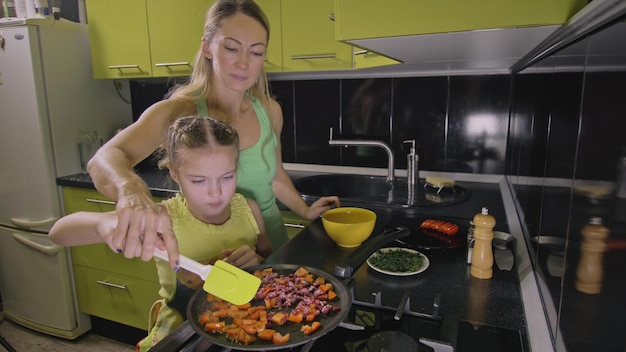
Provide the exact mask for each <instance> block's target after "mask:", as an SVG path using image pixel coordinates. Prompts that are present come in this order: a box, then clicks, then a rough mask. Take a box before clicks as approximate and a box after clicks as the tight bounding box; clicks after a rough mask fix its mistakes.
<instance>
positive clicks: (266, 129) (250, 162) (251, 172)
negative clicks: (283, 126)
mask: <svg viewBox="0 0 626 352" xmlns="http://www.w3.org/2000/svg"><path fill="white" fill-rule="evenodd" d="M250 102H251V103H252V107H253V108H254V112H255V113H256V116H257V119H258V120H259V125H260V134H259V139H258V141H257V142H256V144H254V145H253V146H251V147H249V148H246V149H243V150H241V151H240V152H239V164H238V165H237V192H239V193H241V194H243V195H244V196H245V197H246V198H251V199H254V200H255V201H256V202H257V203H258V204H259V207H260V208H261V214H262V215H263V220H264V222H265V227H266V229H267V234H268V236H269V238H270V241H271V242H272V247H273V248H274V250H276V249H277V248H278V247H280V246H282V245H283V244H284V243H285V242H287V239H288V238H287V230H286V229H285V225H284V223H283V219H282V216H281V214H280V210H279V209H278V205H277V204H276V196H275V195H274V191H273V190H272V180H274V176H275V175H276V167H277V159H276V148H277V145H278V140H277V136H276V133H274V129H273V128H272V123H271V122H270V120H269V118H268V116H267V112H266V111H265V109H264V108H263V105H262V104H261V102H260V101H259V100H258V99H256V98H254V97H250ZM196 110H197V114H198V116H209V110H208V107H207V104H206V99H199V100H197V101H196Z"/></svg>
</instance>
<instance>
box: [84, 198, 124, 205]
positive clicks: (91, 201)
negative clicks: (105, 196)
mask: <svg viewBox="0 0 626 352" xmlns="http://www.w3.org/2000/svg"><path fill="white" fill-rule="evenodd" d="M85 202H87V203H96V204H107V205H115V204H117V203H115V202H113V201H110V200H102V199H93V198H87V199H85Z"/></svg>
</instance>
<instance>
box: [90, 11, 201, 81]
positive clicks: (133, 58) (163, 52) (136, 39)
mask: <svg viewBox="0 0 626 352" xmlns="http://www.w3.org/2000/svg"><path fill="white" fill-rule="evenodd" d="M212 3H213V1H210V0H209V1H207V0H187V1H185V2H184V4H174V3H172V2H171V1H168V0H149V1H148V0H87V1H86V11H87V17H88V29H89V42H90V46H91V57H92V58H91V59H92V66H93V75H94V78H113V79H116V78H147V77H176V76H188V75H189V74H190V73H191V69H192V65H193V60H194V57H195V55H196V52H197V51H198V49H199V48H200V39H201V37H202V31H203V27H204V18H205V14H206V11H207V9H208V8H209V7H210V6H211V4H212Z"/></svg>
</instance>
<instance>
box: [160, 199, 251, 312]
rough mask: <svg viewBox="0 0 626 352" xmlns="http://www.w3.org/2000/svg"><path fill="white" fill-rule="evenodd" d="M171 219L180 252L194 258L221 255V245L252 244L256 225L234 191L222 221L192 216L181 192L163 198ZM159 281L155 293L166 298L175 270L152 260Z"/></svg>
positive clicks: (169, 296) (173, 287) (171, 289)
mask: <svg viewBox="0 0 626 352" xmlns="http://www.w3.org/2000/svg"><path fill="white" fill-rule="evenodd" d="M163 202H164V203H165V204H166V205H167V211H168V213H169V215H170V217H171V219H172V226H173V227H172V229H173V230H174V233H175V234H176V239H177V240H178V250H179V252H180V254H182V255H184V256H186V257H189V258H191V259H193V260H196V261H202V260H207V259H212V258H215V257H218V256H220V255H221V252H222V249H227V248H232V249H236V248H239V247H241V246H242V245H244V244H247V245H248V246H250V247H251V248H253V249H255V248H256V241H257V235H258V234H259V232H260V230H259V226H258V225H257V222H256V219H255V218H254V214H253V213H252V209H251V208H250V205H249V204H248V201H247V200H246V198H245V197H244V196H243V195H241V194H239V193H237V194H235V196H234V197H233V198H232V199H231V201H230V203H229V207H230V218H229V219H228V220H227V221H226V222H225V223H223V224H220V225H213V224H207V223H205V222H203V221H201V220H198V219H196V218H195V217H194V216H193V215H192V214H191V213H190V212H189V210H188V209H187V206H186V201H185V198H183V197H182V195H181V194H178V195H176V197H172V198H170V199H166V200H164V201H163ZM156 265H157V270H158V274H159V281H160V283H161V290H160V291H159V295H160V296H161V297H163V298H164V299H165V301H166V302H168V301H169V300H171V299H172V298H173V297H174V294H175V293H176V273H175V272H174V270H173V269H172V268H171V267H170V265H169V263H168V262H166V261H163V260H157V261H156Z"/></svg>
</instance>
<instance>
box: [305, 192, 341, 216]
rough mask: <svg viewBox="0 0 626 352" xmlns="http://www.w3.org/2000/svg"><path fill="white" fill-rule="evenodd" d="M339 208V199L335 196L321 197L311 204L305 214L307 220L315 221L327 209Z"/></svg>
mask: <svg viewBox="0 0 626 352" xmlns="http://www.w3.org/2000/svg"><path fill="white" fill-rule="evenodd" d="M340 206H341V202H340V201H339V197H337V196H329V197H321V198H320V199H318V200H316V201H315V203H313V204H311V206H310V207H309V210H308V211H307V213H306V217H305V218H306V219H307V220H311V221H313V220H315V219H317V218H319V217H320V215H322V213H323V212H325V211H326V210H328V209H332V208H337V207H340Z"/></svg>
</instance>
